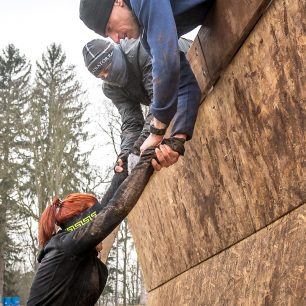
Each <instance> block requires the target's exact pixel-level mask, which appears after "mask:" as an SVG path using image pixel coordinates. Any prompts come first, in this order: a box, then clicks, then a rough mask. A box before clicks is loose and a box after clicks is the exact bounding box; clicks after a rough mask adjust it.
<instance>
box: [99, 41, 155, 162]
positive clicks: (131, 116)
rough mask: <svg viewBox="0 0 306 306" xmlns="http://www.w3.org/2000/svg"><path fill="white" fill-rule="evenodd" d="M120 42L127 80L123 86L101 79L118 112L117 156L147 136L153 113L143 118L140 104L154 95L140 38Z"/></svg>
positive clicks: (137, 145)
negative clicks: (119, 129) (119, 123)
mask: <svg viewBox="0 0 306 306" xmlns="http://www.w3.org/2000/svg"><path fill="white" fill-rule="evenodd" d="M120 46H121V49H122V51H123V53H124V54H125V58H126V62H127V65H128V82H127V85H126V86H125V87H118V86H114V85H110V84H108V83H106V82H104V83H103V86H102V88H103V92H104V94H105V96H106V97H108V98H109V99H111V101H112V102H113V104H114V105H115V106H116V108H117V109H118V111H119V114H120V116H121V122H122V125H121V152H120V154H119V158H121V157H122V156H124V157H127V155H128V154H129V153H130V152H131V150H132V148H134V150H133V151H134V153H139V148H140V146H141V145H142V143H143V142H144V140H145V139H146V138H147V137H148V136H149V124H150V121H151V119H152V115H151V113H150V112H149V113H148V114H147V116H146V119H145V120H144V116H143V112H142V109H141V105H146V106H148V105H150V103H151V100H152V96H153V84H152V65H151V59H150V57H149V55H148V54H147V52H146V51H145V49H144V48H143V47H142V46H141V44H140V41H139V39H136V40H135V39H129V40H121V41H120Z"/></svg>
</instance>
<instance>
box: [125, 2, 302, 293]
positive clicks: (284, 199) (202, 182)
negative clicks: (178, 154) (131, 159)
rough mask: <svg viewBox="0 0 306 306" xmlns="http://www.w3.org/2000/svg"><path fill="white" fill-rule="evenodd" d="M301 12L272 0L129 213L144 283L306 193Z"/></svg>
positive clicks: (254, 226)
mask: <svg viewBox="0 0 306 306" xmlns="http://www.w3.org/2000/svg"><path fill="white" fill-rule="evenodd" d="M304 15H305V7H304V5H303V4H302V2H300V1H298V0H292V1H290V2H289V0H286V1H285V0H275V1H274V2H273V5H272V6H270V7H269V10H268V12H267V13H266V14H265V15H264V16H263V17H262V19H261V21H260V22H259V23H258V24H257V26H256V27H255V28H254V30H253V31H252V33H251V35H250V37H249V38H248V39H247V41H246V42H245V44H244V45H243V47H242V48H241V49H240V50H239V52H238V53H237V55H236V56H235V58H234V60H233V61H232V63H231V64H230V65H229V67H228V69H227V70H226V71H225V72H224V74H223V76H222V78H220V80H219V81H218V83H217V84H216V86H215V88H214V91H213V93H212V94H211V95H209V96H208V97H207V99H206V100H205V103H204V104H202V105H201V108H200V111H199V116H198V119H197V124H196V129H195V133H194V137H193V139H192V140H191V141H190V142H189V143H188V144H187V145H186V155H185V157H184V158H181V159H180V161H179V162H178V163H177V164H176V165H174V166H172V167H171V168H169V169H164V170H162V171H161V172H160V173H156V174H155V175H154V176H153V178H152V179H151V181H150V183H149V185H148V186H147V188H146V190H145V191H144V193H143V195H142V197H141V199H140V202H139V204H138V205H137V207H135V209H134V211H133V212H132V213H131V215H130V217H129V222H130V225H131V229H132V232H133V237H134V240H135V243H136V248H137V252H138V255H139V258H140V261H141V265H142V270H143V272H144V278H145V281H146V284H147V287H148V289H150V290H151V289H153V288H155V287H157V286H160V285H161V284H163V283H164V282H167V281H168V280H169V279H171V278H173V277H175V276H177V275H178V274H180V273H183V272H184V271H186V270H188V269H189V268H190V267H192V266H194V265H197V264H198V263H199V262H202V261H204V260H206V259H208V258H209V257H211V256H213V255H214V254H216V253H218V252H220V251H222V250H223V249H225V248H227V247H229V246H231V245H233V244H235V243H236V242H238V241H239V240H241V239H244V238H245V237H247V236H249V235H250V234H252V233H254V232H255V231H256V230H259V229H261V228H263V227H265V226H266V225H268V224H270V223H271V222H273V221H275V220H276V219H278V218H279V217H281V216H282V215H284V214H286V213H287V212H288V211H291V210H292V209H294V208H296V207H298V206H299V205H301V203H303V202H304V201H305V200H306V180H305V176H306V175H305V147H306V139H305V119H306V113H305V100H304V99H305V83H306V82H305V69H303V67H305V66H306V65H305V64H306V63H305V56H304V57H302V53H303V50H304V52H305V47H304V43H305V33H304V32H303V31H305V28H306V27H305V24H304V19H303V16H304ZM303 48H304V49H303Z"/></svg>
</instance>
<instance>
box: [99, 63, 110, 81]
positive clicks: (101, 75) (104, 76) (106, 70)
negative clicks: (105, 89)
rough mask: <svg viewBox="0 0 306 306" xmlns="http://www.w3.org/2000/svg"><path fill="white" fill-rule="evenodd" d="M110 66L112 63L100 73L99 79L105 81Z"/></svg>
mask: <svg viewBox="0 0 306 306" xmlns="http://www.w3.org/2000/svg"><path fill="white" fill-rule="evenodd" d="M110 66H111V63H110V64H109V65H108V66H107V67H106V68H105V69H104V70H102V71H101V72H100V73H99V75H98V78H100V79H102V80H105V79H106V78H107V76H108V73H109V69H110Z"/></svg>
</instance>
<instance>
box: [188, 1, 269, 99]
mask: <svg viewBox="0 0 306 306" xmlns="http://www.w3.org/2000/svg"><path fill="white" fill-rule="evenodd" d="M270 2H271V0H244V1H237V0H227V1H223V0H216V1H215V4H214V6H213V7H212V10H211V11H210V13H209V14H208V16H207V18H206V19H205V23H204V24H203V26H202V27H201V29H200V31H199V33H198V39H197V40H195V42H194V46H193V48H192V50H191V52H190V53H189V57H191V58H192V62H194V64H193V68H195V69H194V73H195V75H196V78H197V80H198V82H199V84H200V87H201V90H202V94H203V96H206V94H207V92H208V91H209V89H210V88H211V86H212V85H213V84H214V83H215V81H216V80H217V79H218V78H219V76H220V73H221V72H222V71H223V70H224V69H225V68H226V67H227V66H228V64H229V63H230V60H231V59H232V57H233V56H234V54H235V53H236V51H237V50H238V48H239V47H240V46H241V44H242V43H243V41H244V39H245V38H246V36H247V34H248V33H249V32H250V30H251V29H252V27H253V26H254V25H255V23H256V22H257V20H258V19H259V18H260V16H261V14H262V12H263V11H264V9H265V8H266V7H267V6H268V4H269V3H270ZM199 50H202V54H201V53H200V52H199ZM197 51H198V52H197ZM196 53H198V54H197V55H195V54H196ZM203 63H205V65H203Z"/></svg>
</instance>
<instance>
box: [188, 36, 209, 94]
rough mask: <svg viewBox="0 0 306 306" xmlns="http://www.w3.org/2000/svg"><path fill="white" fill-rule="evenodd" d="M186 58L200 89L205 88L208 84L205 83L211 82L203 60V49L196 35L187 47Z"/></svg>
mask: <svg viewBox="0 0 306 306" xmlns="http://www.w3.org/2000/svg"><path fill="white" fill-rule="evenodd" d="M187 59H188V61H189V63H190V66H191V69H192V71H193V73H194V75H195V77H196V79H197V81H198V84H199V87H200V88H201V89H202V88H206V87H207V86H208V85H207V84H211V83H212V82H211V77H210V75H209V72H208V68H207V65H206V62H205V58H204V56H203V51H202V47H201V43H200V41H199V37H198V35H197V36H196V38H195V39H194V41H193V43H192V45H191V47H190V49H189V52H188V54H187Z"/></svg>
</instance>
